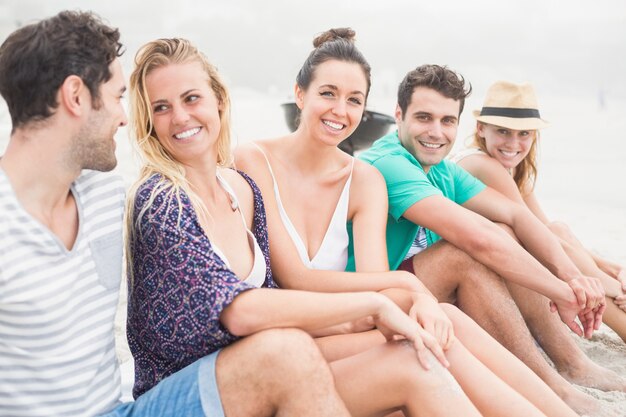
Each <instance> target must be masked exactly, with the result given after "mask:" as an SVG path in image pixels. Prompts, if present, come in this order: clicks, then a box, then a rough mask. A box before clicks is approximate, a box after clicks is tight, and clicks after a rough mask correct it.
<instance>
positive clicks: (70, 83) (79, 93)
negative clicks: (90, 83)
mask: <svg viewBox="0 0 626 417" xmlns="http://www.w3.org/2000/svg"><path fill="white" fill-rule="evenodd" d="M57 100H58V103H59V105H60V106H63V107H64V108H65V109H66V110H67V111H68V112H69V113H70V114H72V115H74V116H80V115H82V113H83V112H84V106H85V104H88V105H89V107H91V94H89V89H88V88H87V86H86V85H85V83H84V82H83V80H82V79H81V78H80V77H79V76H77V75H70V76H69V77H67V78H66V79H65V80H64V81H63V84H61V87H60V88H59V92H58V97H57Z"/></svg>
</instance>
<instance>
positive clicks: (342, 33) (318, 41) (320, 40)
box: [313, 28, 356, 48]
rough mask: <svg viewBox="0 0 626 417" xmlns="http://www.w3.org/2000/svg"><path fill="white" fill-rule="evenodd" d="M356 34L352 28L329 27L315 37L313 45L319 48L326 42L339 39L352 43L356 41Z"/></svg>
mask: <svg viewBox="0 0 626 417" xmlns="http://www.w3.org/2000/svg"><path fill="white" fill-rule="evenodd" d="M355 36H356V32H355V31H354V30H352V29H350V28H335V29H329V30H327V31H326V32H323V33H322V34H320V35H318V36H317V37H316V38H315V39H313V46H314V47H315V48H319V47H320V46H321V45H323V44H324V43H326V42H331V41H334V40H337V39H344V40H346V41H348V42H350V43H354V37H355Z"/></svg>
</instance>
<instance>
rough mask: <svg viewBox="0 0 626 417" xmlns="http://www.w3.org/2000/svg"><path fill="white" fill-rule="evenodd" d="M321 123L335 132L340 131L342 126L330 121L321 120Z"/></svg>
mask: <svg viewBox="0 0 626 417" xmlns="http://www.w3.org/2000/svg"><path fill="white" fill-rule="evenodd" d="M322 123H324V124H325V125H326V126H329V127H332V128H333V129H335V130H341V129H343V126H344V125H342V124H341V123H335V122H331V121H330V120H322Z"/></svg>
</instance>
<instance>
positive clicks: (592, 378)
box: [559, 361, 626, 392]
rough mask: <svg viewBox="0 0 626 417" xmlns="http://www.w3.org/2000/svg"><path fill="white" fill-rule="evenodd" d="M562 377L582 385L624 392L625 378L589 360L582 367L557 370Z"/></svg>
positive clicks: (625, 389)
mask: <svg viewBox="0 0 626 417" xmlns="http://www.w3.org/2000/svg"><path fill="white" fill-rule="evenodd" d="M559 373H560V374H561V375H562V376H563V378H565V379H567V380H568V381H569V382H571V383H573V384H576V385H582V386H584V387H590V388H596V389H599V390H602V391H622V392H626V379H624V378H623V377H621V376H619V375H618V374H616V373H615V372H613V371H612V370H610V369H606V368H603V367H601V366H600V365H597V364H595V363H593V362H591V361H589V362H588V363H587V364H586V366H584V367H580V366H578V367H572V368H570V369H567V370H559Z"/></svg>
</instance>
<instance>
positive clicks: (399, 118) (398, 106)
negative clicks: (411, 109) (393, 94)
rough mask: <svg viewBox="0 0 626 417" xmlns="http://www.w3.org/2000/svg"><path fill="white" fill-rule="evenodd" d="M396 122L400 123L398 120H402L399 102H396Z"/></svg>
mask: <svg viewBox="0 0 626 417" xmlns="http://www.w3.org/2000/svg"><path fill="white" fill-rule="evenodd" d="M395 116H396V124H398V125H399V124H400V122H402V109H401V108H400V105H399V104H396V113H395Z"/></svg>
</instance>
